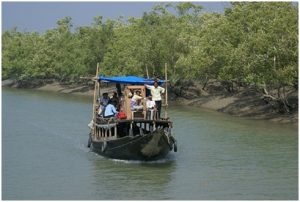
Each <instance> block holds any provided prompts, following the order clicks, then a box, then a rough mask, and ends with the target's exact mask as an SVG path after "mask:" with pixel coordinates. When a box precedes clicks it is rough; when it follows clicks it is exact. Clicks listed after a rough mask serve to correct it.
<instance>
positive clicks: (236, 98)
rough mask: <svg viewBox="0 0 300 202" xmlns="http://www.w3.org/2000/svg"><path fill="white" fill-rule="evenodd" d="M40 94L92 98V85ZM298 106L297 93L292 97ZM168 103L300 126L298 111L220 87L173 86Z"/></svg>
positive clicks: (51, 86)
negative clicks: (299, 124) (280, 110)
mask: <svg viewBox="0 0 300 202" xmlns="http://www.w3.org/2000/svg"><path fill="white" fill-rule="evenodd" d="M2 86H8V87H13V88H16V87H17V86H16V85H14V83H13V82H11V81H3V82H2ZM32 89H34V90H37V91H46V92H47V91H48V92H58V93H64V94H74V95H80V96H93V93H94V91H93V85H82V84H81V85H78V84H68V85H64V84H60V83H58V82H53V83H47V84H45V85H42V86H38V87H33V88H32ZM102 90H103V92H109V91H112V90H114V87H113V86H105V88H103V89H102ZM291 97H292V98H293V99H294V101H293V102H297V103H298V92H295V93H294V94H293V95H292V96H291ZM169 100H170V101H171V102H175V103H176V104H180V105H189V106H196V107H202V108H206V109H210V110H214V111H219V112H222V113H227V114H230V115H233V116H238V117H247V118H249V119H261V120H270V121H273V122H278V123H292V124H298V110H296V111H293V112H291V113H289V114H286V113H280V112H278V111H276V110H275V109H274V107H273V106H272V105H270V104H267V103H265V101H264V100H263V99H261V95H260V94H258V93H257V92H256V91H251V90H249V89H241V90H239V92H238V93H224V91H223V90H221V87H220V86H219V85H216V84H215V83H214V84H211V85H208V86H207V87H206V90H203V89H202V87H201V86H195V85H189V86H188V87H182V86H170V90H169Z"/></svg>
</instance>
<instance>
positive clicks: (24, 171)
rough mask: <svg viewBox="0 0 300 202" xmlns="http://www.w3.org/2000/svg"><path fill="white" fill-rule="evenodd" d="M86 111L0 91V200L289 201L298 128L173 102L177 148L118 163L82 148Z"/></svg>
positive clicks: (86, 105) (59, 99) (294, 185)
mask: <svg viewBox="0 0 300 202" xmlns="http://www.w3.org/2000/svg"><path fill="white" fill-rule="evenodd" d="M91 108H92V106H91V98H85V97H80V96H71V95H62V94H55V93H45V92H35V91H30V90H13V89H3V91H2V199H3V200H194V199H196V200H220V199H222V200H227V199H231V200H244V199H252V200H257V199H260V200H265V199H268V200H271V199H276V200H296V199H298V128H297V126H293V125H288V124H276V123H272V122H268V121H255V120H246V119H241V118H237V117H231V116H229V115H225V114H221V113H217V112H212V111H209V110H204V109H199V108H195V107H188V106H186V107H183V106H173V107H170V110H169V115H170V116H171V117H172V119H173V121H174V129H173V133H174V134H175V137H176V138H177V141H178V152H177V153H173V152H172V153H170V154H169V155H168V156H167V158H166V159H163V160H160V161H155V162H150V163H144V162H139V161H120V160H110V159H106V158H103V157H101V156H99V155H97V154H95V153H93V152H91V151H90V150H89V149H88V148H87V147H86V144H87V139H88V132H89V129H88V127H87V124H88V123H89V121H90V118H91Z"/></svg>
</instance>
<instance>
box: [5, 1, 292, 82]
mask: <svg viewBox="0 0 300 202" xmlns="http://www.w3.org/2000/svg"><path fill="white" fill-rule="evenodd" d="M174 11H175V12H174ZM72 26H73V25H72V19H71V18H70V17H65V18H63V19H60V20H58V22H57V27H56V28H54V29H51V30H48V31H47V32H46V33H44V34H38V33H21V32H18V31H17V29H14V30H11V31H7V32H4V33H3V34H2V42H3V44H2V48H3V50H2V53H3V60H2V67H3V71H2V77H3V78H17V79H20V80H30V79H35V78H51V79H57V80H60V81H73V80H74V81H75V80H76V78H77V77H79V76H83V75H94V72H95V66H96V64H97V62H100V63H101V68H100V74H106V75H128V74H134V75H140V76H144V75H145V69H146V67H147V68H148V70H149V74H150V76H155V75H158V76H161V77H162V76H163V74H164V64H165V63H167V64H168V67H169V68H168V71H169V77H170V80H173V81H176V80H178V79H197V80H203V81H204V82H206V81H207V80H208V79H219V80H227V81H238V82H243V83H246V84H248V85H257V86H261V85H264V86H267V87H272V86H282V85H286V86H289V85H294V84H295V83H296V82H297V80H298V12H297V8H296V7H295V6H294V5H293V4H291V3H289V2H234V3H232V7H231V8H228V9H226V10H225V12H224V14H219V13H202V7H201V6H197V5H194V4H192V3H189V2H179V3H176V4H171V3H161V4H157V5H156V6H154V7H153V9H152V10H150V11H149V12H145V13H144V15H143V16H142V17H141V18H135V17H130V18H128V19H123V18H119V19H117V20H110V19H108V20H106V21H104V20H103V17H102V16H96V17H94V19H93V22H92V23H91V26H82V27H77V28H75V30H73V29H71V28H72Z"/></svg>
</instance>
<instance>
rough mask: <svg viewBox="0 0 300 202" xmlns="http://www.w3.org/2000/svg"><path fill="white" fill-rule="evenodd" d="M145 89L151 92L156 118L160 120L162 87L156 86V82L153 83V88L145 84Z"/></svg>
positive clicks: (163, 91)
mask: <svg viewBox="0 0 300 202" xmlns="http://www.w3.org/2000/svg"><path fill="white" fill-rule="evenodd" d="M145 86H146V88H147V89H149V90H150V91H151V95H152V100H153V101H155V105H156V108H157V116H158V118H159V119H160V112H161V94H163V93H165V89H164V88H163V87H160V86H158V82H157V81H154V86H150V85H147V84H145Z"/></svg>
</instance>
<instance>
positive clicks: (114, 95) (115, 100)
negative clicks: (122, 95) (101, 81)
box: [110, 91, 120, 109]
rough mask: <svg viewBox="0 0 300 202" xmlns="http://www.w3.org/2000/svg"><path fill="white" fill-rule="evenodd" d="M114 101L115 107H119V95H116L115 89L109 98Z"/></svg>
mask: <svg viewBox="0 0 300 202" xmlns="http://www.w3.org/2000/svg"><path fill="white" fill-rule="evenodd" d="M110 99H111V100H112V101H113V102H114V103H116V105H115V106H116V108H117V109H120V106H119V97H118V93H117V92H116V91H114V92H113V96H112V97H111V98H110Z"/></svg>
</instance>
